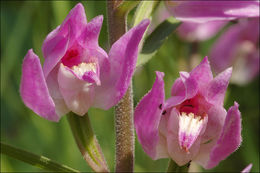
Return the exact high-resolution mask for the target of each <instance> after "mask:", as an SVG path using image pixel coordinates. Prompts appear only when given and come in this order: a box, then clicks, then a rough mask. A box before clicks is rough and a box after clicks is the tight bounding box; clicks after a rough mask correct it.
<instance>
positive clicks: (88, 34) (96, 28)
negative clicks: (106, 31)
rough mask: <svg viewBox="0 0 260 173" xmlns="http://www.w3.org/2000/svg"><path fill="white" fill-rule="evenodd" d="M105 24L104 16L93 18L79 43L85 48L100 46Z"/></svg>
mask: <svg viewBox="0 0 260 173" xmlns="http://www.w3.org/2000/svg"><path fill="white" fill-rule="evenodd" d="M102 23H103V16H102V15H100V16H97V17H95V18H93V19H92V20H91V21H90V22H89V23H88V24H87V25H86V27H85V28H84V30H83V32H82V34H81V35H80V37H79V38H78V41H79V42H80V43H81V44H82V45H83V46H85V47H95V46H98V37H99V33H100V30H101V27H102Z"/></svg>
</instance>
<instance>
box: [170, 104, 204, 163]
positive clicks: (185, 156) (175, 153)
mask: <svg viewBox="0 0 260 173" xmlns="http://www.w3.org/2000/svg"><path fill="white" fill-rule="evenodd" d="M178 116H179V112H178V111H177V110H176V109H175V108H173V109H172V111H171V114H170V117H169V120H168V125H167V128H168V132H167V147H168V153H169V155H170V157H171V158H172V159H173V160H174V161H175V162H176V163H177V164H178V165H179V166H182V165H185V164H186V163H188V162H189V161H191V160H193V158H194V157H195V156H196V154H197V153H198V151H199V146H200V138H201V137H198V138H197V140H196V141H195V142H194V143H193V145H192V146H191V147H190V149H189V152H186V151H185V150H183V149H182V148H181V147H180V145H179V138H178V132H179V117H178Z"/></svg>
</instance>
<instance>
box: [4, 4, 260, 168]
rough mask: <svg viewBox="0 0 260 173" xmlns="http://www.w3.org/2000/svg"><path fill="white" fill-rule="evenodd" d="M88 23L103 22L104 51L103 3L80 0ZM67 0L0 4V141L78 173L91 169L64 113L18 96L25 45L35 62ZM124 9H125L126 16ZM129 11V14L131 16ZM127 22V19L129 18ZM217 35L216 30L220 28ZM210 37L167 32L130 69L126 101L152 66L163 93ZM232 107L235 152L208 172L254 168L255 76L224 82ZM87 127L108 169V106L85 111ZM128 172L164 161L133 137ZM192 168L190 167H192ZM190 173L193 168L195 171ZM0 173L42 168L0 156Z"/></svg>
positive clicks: (148, 83)
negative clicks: (237, 141)
mask: <svg viewBox="0 0 260 173" xmlns="http://www.w3.org/2000/svg"><path fill="white" fill-rule="evenodd" d="M82 3H83V5H84V7H85V11H86V15H87V18H88V21H89V20H91V19H92V18H93V17H95V16H97V15H99V14H102V15H104V16H105V17H104V22H103V26H102V30H101V34H100V37H99V44H100V45H101V47H102V48H104V49H105V50H107V49H108V38H107V20H106V2H105V1H83V2H82ZM75 4H76V2H72V1H46V2H45V1H21V2H19V1H5V2H3V1H1V141H3V142H5V143H8V144H11V145H14V146H16V147H19V148H23V149H25V150H28V151H30V152H33V153H36V154H39V155H44V156H47V157H49V158H51V159H53V160H55V161H57V162H59V163H64V164H66V165H68V166H71V167H73V168H76V169H78V170H80V171H91V169H90V168H89V166H88V165H87V164H86V163H85V161H84V159H83V158H82V156H81V154H80V152H79V150H78V148H77V146H76V143H75V141H74V139H73V136H72V133H71V131H70V128H69V124H68V122H67V120H66V117H63V118H62V119H61V121H60V122H59V123H53V122H49V121H47V120H45V119H43V118H41V117H39V116H37V115H35V113H33V112H32V111H30V110H29V109H28V108H26V107H25V106H24V104H23V103H22V101H21V98H20V94H19V83H20V77H21V64H22V61H23V58H24V56H25V54H26V52H27V50H28V49H30V48H33V49H34V51H35V53H36V54H37V55H39V56H40V57H41V61H42V62H43V58H42V52H41V45H42V42H43V40H44V38H45V37H46V35H47V34H48V33H49V32H50V31H52V30H53V29H54V28H56V26H57V25H59V24H61V22H62V21H63V20H64V18H65V17H66V15H67V14H68V12H69V11H70V9H71V8H72V7H73V6H74V5H75ZM131 14H132V13H130V15H131ZM131 18H132V16H130V17H129V19H131ZM130 23H131V22H130ZM220 34H221V33H220ZM220 34H218V35H217V36H216V37H214V38H212V39H210V40H208V41H205V42H201V43H198V44H197V43H196V44H197V45H194V43H192V44H191V43H185V42H183V41H181V40H180V39H179V38H178V37H177V36H176V35H174V34H172V35H171V36H170V37H169V38H168V40H167V41H166V42H164V44H163V46H162V47H161V48H160V49H159V51H158V52H157V54H156V55H155V56H154V57H153V58H152V59H151V60H150V61H149V62H148V63H147V64H145V65H144V66H142V67H139V68H138V69H137V70H136V73H135V76H134V79H133V84H134V88H133V89H134V104H135V105H136V104H137V102H138V101H139V100H140V99H141V97H142V96H143V95H144V94H145V93H146V92H147V91H148V90H150V89H151V87H152V84H153V82H154V80H155V73H154V71H155V70H159V71H163V72H164V73H165V78H164V80H165V91H166V97H167V96H168V97H169V96H170V88H171V86H172V84H173V82H174V80H175V79H176V78H177V77H178V75H179V74H178V72H179V71H180V70H190V68H191V66H193V64H192V63H191V64H190V63H187V62H189V58H190V57H191V54H194V52H195V53H196V54H198V56H196V57H199V58H197V59H195V60H194V59H193V61H192V62H194V63H195V64H198V63H199V61H200V60H201V59H202V58H203V57H204V56H206V55H208V54H209V50H210V47H211V45H212V44H213V43H214V41H215V40H216V38H217V37H218V36H219V35H220ZM235 100H236V101H237V102H238V103H239V104H240V111H241V113H242V118H243V120H242V122H243V130H242V136H243V142H242V145H241V147H240V148H239V150H238V151H236V152H235V153H233V154H232V155H231V156H230V157H228V159H227V160H225V161H222V162H221V163H220V164H219V165H218V166H217V167H216V168H214V169H212V170H208V171H213V172H215V171H224V172H226V171H236V172H239V171H241V170H242V169H243V168H244V167H245V166H246V165H248V164H249V163H253V168H252V171H253V172H254V171H257V172H258V171H259V134H258V132H259V116H260V115H259V79H255V80H254V81H253V82H251V83H250V84H248V85H246V86H243V87H238V86H235V85H229V88H228V93H227V96H226V100H225V108H228V107H230V106H231V105H233V101H235ZM89 115H90V119H91V122H92V127H93V128H94V131H95V132H96V134H97V138H98V140H99V142H100V145H101V147H102V148H103V151H104V154H105V157H106V159H107V162H108V165H109V167H110V169H111V170H112V171H113V169H114V168H113V167H114V160H115V159H114V154H115V149H114V144H115V130H114V115H113V109H110V110H109V111H103V110H100V109H93V108H91V109H90V111H89ZM135 157H136V160H135V171H145V172H147V171H159V172H162V171H164V170H166V167H167V163H168V159H160V160H157V161H153V160H151V159H150V158H149V157H148V156H147V155H146V154H145V153H144V151H143V150H142V148H141V146H140V144H139V142H138V141H136V152H135ZM193 169H194V167H193ZM196 169H197V171H198V170H200V169H201V168H200V167H197V168H196ZM1 171H16V172H17V171H26V172H29V171H34V172H36V171H42V170H40V169H38V168H36V167H33V166H31V165H27V164H25V163H23V162H20V161H17V160H14V159H12V158H9V157H7V156H4V155H1Z"/></svg>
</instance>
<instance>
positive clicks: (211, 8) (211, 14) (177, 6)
mask: <svg viewBox="0 0 260 173" xmlns="http://www.w3.org/2000/svg"><path fill="white" fill-rule="evenodd" d="M165 3H166V6H167V8H168V10H169V12H170V13H171V14H172V15H173V16H174V17H176V18H177V19H178V20H181V21H189V22H197V23H203V22H208V21H215V20H233V19H237V18H242V17H258V16H259V2H258V1H257V0H256V1H240V2H239V3H237V2H236V1H226V2H223V1H177V2H176V1H173V0H172V1H165ZM216 7H217V8H216Z"/></svg>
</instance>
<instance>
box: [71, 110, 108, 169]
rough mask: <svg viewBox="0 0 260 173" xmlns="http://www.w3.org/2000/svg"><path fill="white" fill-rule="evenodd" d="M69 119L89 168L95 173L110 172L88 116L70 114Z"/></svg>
mask: <svg viewBox="0 0 260 173" xmlns="http://www.w3.org/2000/svg"><path fill="white" fill-rule="evenodd" d="M67 118H68V121H69V124H70V128H71V130H72V133H73V136H74V138H75V141H76V143H77V145H78V148H79V150H80V152H81V154H82V156H83V157H84V159H85V160H86V162H87V163H88V164H89V166H90V167H91V168H92V169H93V170H94V171H95V172H109V169H108V166H107V163H106V160H105V158H104V155H103V153H102V151H101V148H100V146H99V144H98V141H97V138H96V136H95V134H94V132H93V130H92V127H91V123H90V120H89V117H88V114H86V115H84V116H79V115H76V114H75V113H72V112H70V113H69V114H68V116H67Z"/></svg>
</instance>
